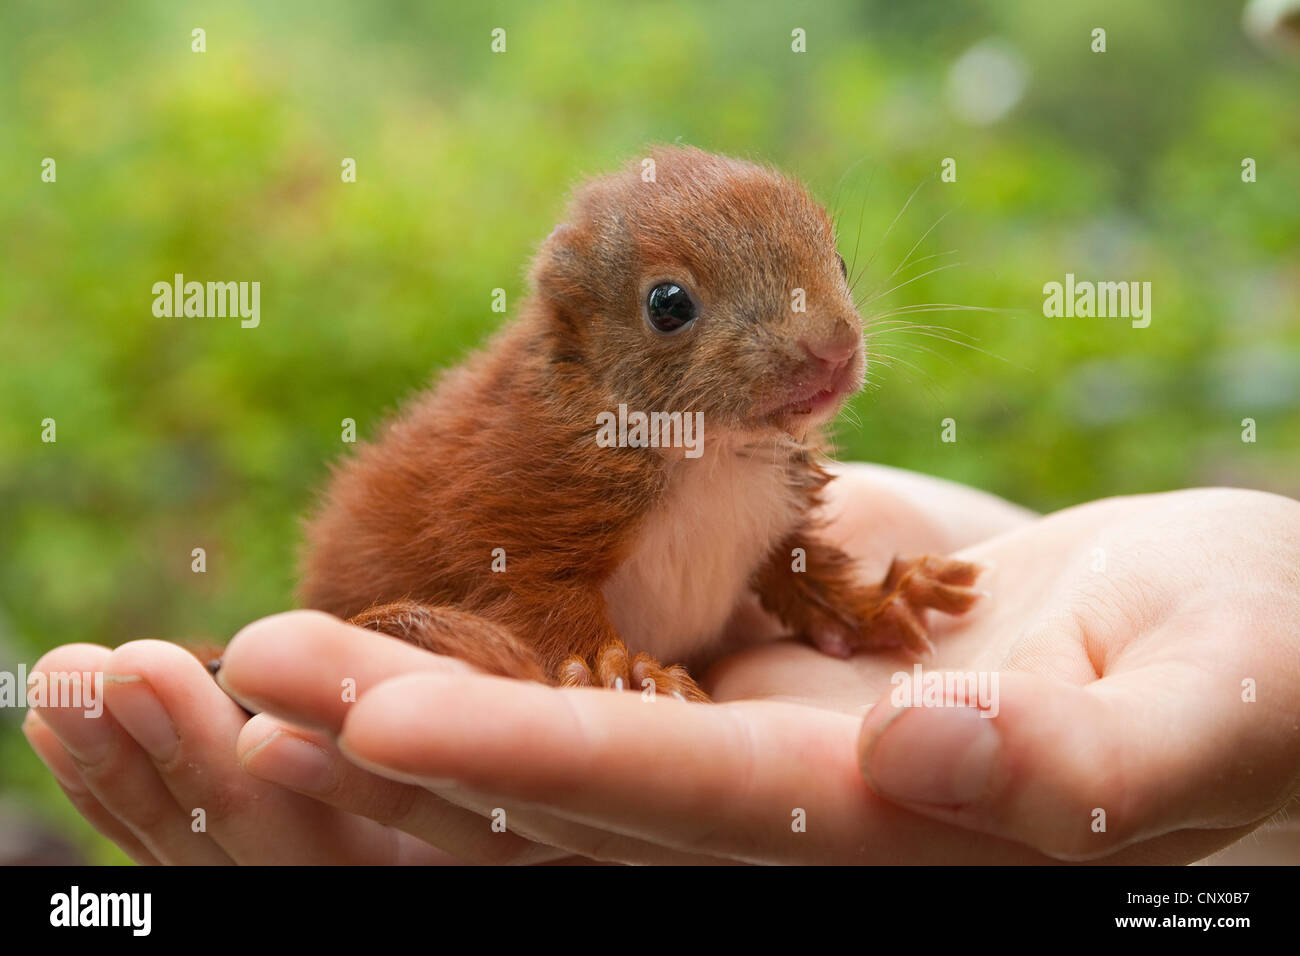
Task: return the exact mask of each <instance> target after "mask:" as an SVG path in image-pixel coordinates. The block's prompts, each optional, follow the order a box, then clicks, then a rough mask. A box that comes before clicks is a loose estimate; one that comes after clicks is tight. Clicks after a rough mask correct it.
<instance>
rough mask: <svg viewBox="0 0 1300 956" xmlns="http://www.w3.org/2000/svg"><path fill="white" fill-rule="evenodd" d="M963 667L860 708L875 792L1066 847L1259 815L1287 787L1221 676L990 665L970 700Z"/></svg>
mask: <svg viewBox="0 0 1300 956" xmlns="http://www.w3.org/2000/svg"><path fill="white" fill-rule="evenodd" d="M969 676H970V675H945V674H942V673H940V672H932V673H931V674H927V675H924V680H925V681H927V682H934V683H933V684H930V685H929V686H931V687H932V688H933V687H934V686H935V685H936V684H937V682H938V681H940V680H942V687H943V688H944V690H943V691H935V693H934V694H933V695H932V697H931V698H930V699H926V700H924V702H918V703H919V704H920V705H918V706H903V705H902V704H901V703H899V702H898V698H900V697H904V698H905V695H899V694H897V693H896V694H895V695H894V697H893V698H887V699H885V700H882V701H881V702H880V703H879V704H877V705H876V706H875V707H874V708H873V709H872V710H871V712H870V713H869V714H868V715H867V717H866V720H865V721H864V723H863V725H862V730H861V734H860V736H859V757H860V760H861V766H862V772H863V774H864V775H865V776H866V778H867V781H868V783H869V784H870V786H871V788H872V789H873V790H874V791H875V792H876V793H877V794H879V795H880V796H882V797H884V798H885V799H888V800H891V801H893V802H895V803H899V804H902V805H904V806H906V807H907V808H908V809H910V810H914V811H915V812H917V813H920V814H922V815H925V816H928V817H932V818H936V819H940V820H943V821H945V822H948V823H955V824H957V825H960V826H963V827H966V828H968V829H972V830H978V831H981V832H985V833H992V834H995V835H997V836H1002V837H1007V838H1010V839H1013V840H1018V841H1020V842H1023V843H1027V844H1029V845H1030V846H1032V847H1034V848H1036V849H1038V850H1040V851H1042V852H1044V853H1047V854H1049V855H1051V856H1054V857H1058V858H1060V859H1066V860H1084V859H1092V858H1096V857H1101V856H1107V855H1109V854H1111V853H1113V852H1114V851H1116V850H1118V849H1120V848H1121V847H1124V846H1127V845H1129V844H1132V843H1135V842H1138V841H1141V840H1146V839H1149V838H1151V837H1155V836H1158V835H1160V834H1163V833H1168V832H1170V831H1173V830H1178V829H1182V828H1186V827H1209V828H1218V827H1228V826H1233V825H1236V824H1239V823H1243V822H1255V821H1258V820H1262V819H1264V818H1265V817H1267V816H1268V815H1269V813H1270V812H1272V810H1275V809H1276V808H1277V806H1280V805H1281V804H1282V803H1284V802H1285V800H1286V798H1287V792H1288V790H1289V788H1288V787H1287V786H1286V784H1285V780H1286V779H1287V778H1288V777H1289V774H1287V773H1286V772H1285V769H1284V768H1282V767H1279V766H1278V764H1280V763H1286V761H1278V760H1267V759H1265V757H1266V756H1267V755H1268V754H1269V753H1270V751H1269V748H1268V747H1267V740H1266V739H1265V738H1266V735H1264V734H1259V733H1256V732H1255V731H1254V729H1252V727H1251V726H1250V725H1251V724H1252V723H1253V722H1254V720H1255V713H1256V712H1255V710H1254V708H1253V707H1252V706H1251V705H1247V704H1244V703H1242V702H1241V698H1240V694H1239V693H1238V692H1237V688H1236V685H1235V684H1232V683H1231V678H1228V679H1227V680H1226V685H1227V686H1226V687H1225V686H1219V685H1223V684H1225V680H1224V679H1223V678H1215V677H1212V676H1210V675H1206V674H1202V673H1199V672H1192V673H1189V672H1188V671H1187V670H1186V669H1181V668H1180V669H1178V670H1177V671H1176V672H1175V671H1173V670H1172V669H1171V670H1169V671H1167V672H1162V669H1161V668H1159V667H1152V668H1146V669H1142V670H1137V671H1130V672H1126V673H1123V674H1118V675H1114V676H1110V677H1105V678H1102V679H1100V680H1097V681H1094V682H1092V683H1090V684H1087V685H1085V686H1082V687H1081V686H1077V685H1073V684H1067V683H1063V682H1061V681H1059V680H1052V679H1049V678H1046V677H1042V676H1039V675H1036V674H1028V673H1024V672H1016V671H1009V672H1001V673H998V672H994V673H991V674H986V675H982V676H983V677H984V678H985V681H984V685H983V691H984V692H983V693H982V694H981V695H980V699H979V701H978V704H979V706H967V705H966V704H967V702H968V701H969V702H970V703H971V704H975V703H976V699H975V694H974V693H973V685H970V684H969ZM958 677H961V678H965V679H966V684H963V683H962V682H961V681H960V680H954V679H953V678H958ZM1206 684H1210V685H1214V686H1210V687H1206V686H1203V685H1206ZM963 689H964V690H965V691H966V694H965V695H963ZM990 691H991V693H989V692H990ZM1227 691H1231V693H1227ZM917 697H920V695H919V694H914V695H913V700H915V699H916V698H917ZM1216 699H1218V700H1221V701H1222V702H1223V707H1217V708H1216V707H1215V706H1214V701H1215V700H1216ZM1234 708H1235V709H1234ZM1268 778H1276V779H1268ZM1270 804H1275V805H1270Z"/></svg>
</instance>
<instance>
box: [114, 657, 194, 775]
mask: <svg viewBox="0 0 1300 956" xmlns="http://www.w3.org/2000/svg"><path fill="white" fill-rule="evenodd" d="M105 680H106V681H107V682H108V684H109V685H110V686H111V687H113V691H112V692H111V693H109V694H108V695H107V698H108V709H109V710H110V711H112V713H113V717H114V718H116V720H117V722H118V723H119V724H121V725H122V726H123V727H124V728H125V729H126V732H127V733H128V734H130V735H131V736H132V737H134V738H135V740H136V743H138V744H139V745H140V746H141V747H143V748H144V749H145V751H146V752H148V754H149V756H151V757H153V758H154V759H155V760H159V761H163V762H166V761H168V760H170V759H171V758H172V757H173V756H174V755H175V754H176V748H177V747H179V746H180V742H181V739H180V737H179V735H177V733H176V726H175V725H174V724H173V723H172V719H171V717H170V716H168V714H167V711H166V709H164V707H163V705H162V703H161V702H160V701H159V700H158V697H157V695H156V694H154V692H153V688H152V687H150V686H149V684H148V682H147V681H146V680H145V679H144V678H142V677H139V676H138V675H135V674H108V675H105Z"/></svg>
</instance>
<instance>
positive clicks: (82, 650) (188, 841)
mask: <svg viewBox="0 0 1300 956" xmlns="http://www.w3.org/2000/svg"><path fill="white" fill-rule="evenodd" d="M110 653H111V652H110V651H109V650H108V649H107V648H104V647H96V646H95V645H92V644H67V645H64V646H62V647H57V648H55V649H54V650H52V651H50V652H49V653H48V654H46V655H45V656H44V657H42V658H41V659H40V660H39V661H37V663H36V665H35V666H34V667H33V668H32V675H33V677H34V678H35V677H36V675H41V677H40V679H42V680H44V681H45V683H46V686H47V687H53V686H54V683H55V681H56V680H58V679H59V675H67V676H69V677H70V676H71V675H83V679H84V678H85V676H86V675H97V679H96V680H94V681H90V680H84V681H83V682H86V683H90V684H92V685H94V684H98V686H99V687H100V689H101V690H102V689H103V688H104V687H106V685H107V681H104V680H103V676H104V668H105V666H106V665H107V663H108V659H109V656H110ZM68 703H69V701H64V700H56V699H55V698H54V696H47V697H46V698H45V699H44V700H41V701H38V702H37V704H36V711H37V714H38V716H39V717H40V719H41V721H42V723H43V724H44V725H45V726H47V727H48V728H49V729H50V730H51V731H52V732H53V733H54V735H55V736H56V737H57V738H58V740H59V743H60V744H62V745H63V748H64V749H65V751H66V752H67V754H68V757H69V759H70V760H71V761H72V763H73V764H74V766H76V768H77V771H78V773H79V775H80V778H81V780H82V782H83V783H84V784H85V787H86V789H88V790H89V791H90V793H91V794H92V795H93V797H94V798H95V800H96V801H98V803H99V804H100V805H101V806H103V808H104V809H105V811H107V812H108V813H109V814H111V815H112V816H113V817H115V818H116V819H117V820H118V821H119V822H120V823H121V824H122V826H124V827H126V828H127V829H128V830H129V831H130V832H131V833H132V834H133V835H134V837H135V838H136V839H137V840H138V841H139V842H140V843H141V844H143V845H144V846H145V847H146V848H147V849H148V851H149V853H150V854H151V855H152V856H154V857H155V858H156V859H157V860H159V861H160V862H163V863H171V864H181V863H184V864H202V865H216V864H229V863H230V862H232V861H231V859H230V856H229V855H228V854H227V853H226V852H225V851H224V850H222V849H221V847H219V846H217V844H216V843H215V842H214V841H213V840H212V839H211V838H210V837H209V836H208V835H207V834H205V833H195V832H194V831H193V830H192V829H191V828H190V819H189V817H188V815H187V814H186V813H185V812H184V811H182V810H181V808H180V806H179V805H178V804H177V803H176V800H175V798H173V797H172V794H171V792H170V791H169V790H168V789H167V787H166V785H165V784H164V783H163V781H162V778H161V777H160V776H159V774H158V771H157V769H156V768H155V767H154V765H153V763H152V761H150V759H149V757H148V755H147V754H146V753H145V752H144V751H143V750H142V749H141V748H140V746H139V745H138V744H137V743H136V742H135V740H134V739H133V738H132V737H131V735H130V734H129V733H127V732H126V731H125V730H124V729H123V728H122V727H121V725H119V724H118V722H117V720H116V719H115V718H114V717H113V716H112V714H111V713H110V712H109V711H108V710H107V709H104V708H103V700H102V699H99V700H97V705H96V706H95V707H86V706H84V705H85V704H87V703H88V701H87V700H85V699H84V697H83V699H82V701H81V705H82V706H57V705H59V704H68Z"/></svg>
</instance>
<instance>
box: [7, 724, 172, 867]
mask: <svg viewBox="0 0 1300 956" xmlns="http://www.w3.org/2000/svg"><path fill="white" fill-rule="evenodd" d="M23 736H25V737H26V738H27V742H28V743H29V744H31V747H32V750H34V751H36V756H38V757H40V758H41V762H42V763H44V764H45V766H46V767H48V768H49V771H50V773H51V774H53V775H54V779H55V782H57V783H58V785H59V789H61V790H62V791H63V793H64V795H65V796H66V797H67V798H68V800H69V801H70V802H71V803H72V805H73V806H74V807H76V809H77V812H78V813H80V814H81V815H82V816H83V817H85V818H86V821H87V822H88V823H89V824H90V825H91V826H92V827H94V828H95V829H96V830H97V831H98V832H99V833H100V834H102V835H103V836H105V837H107V838H108V839H109V840H112V841H113V842H114V843H116V844H117V845H118V847H119V848H121V850H122V852H123V853H125V854H126V855H127V856H129V857H130V858H131V859H132V860H134V861H135V862H136V863H139V864H141V865H143V866H156V865H157V864H158V858H157V857H155V856H154V855H153V854H152V853H151V852H149V849H148V847H146V846H145V845H144V844H143V843H141V842H140V841H139V839H137V838H136V835H135V834H134V833H132V832H131V831H130V830H129V829H128V828H127V827H126V826H125V825H124V824H123V823H122V821H121V820H119V819H118V818H117V817H115V816H114V815H113V814H111V813H109V812H108V810H107V809H105V807H104V805H103V804H102V803H100V802H99V801H98V800H97V799H95V795H94V794H92V793H91V792H90V789H89V788H88V787H87V786H86V783H85V781H84V780H82V779H81V771H80V769H78V767H77V765H76V764H75V763H74V762H73V760H72V757H71V756H69V754H68V752H67V751H66V750H64V749H63V744H61V743H59V738H58V737H56V736H54V731H52V730H50V728H49V727H47V726H46V725H45V723H44V721H42V720H41V718H40V717H39V716H38V715H37V713H36V711H34V710H29V711H28V712H27V716H26V717H24V718H23Z"/></svg>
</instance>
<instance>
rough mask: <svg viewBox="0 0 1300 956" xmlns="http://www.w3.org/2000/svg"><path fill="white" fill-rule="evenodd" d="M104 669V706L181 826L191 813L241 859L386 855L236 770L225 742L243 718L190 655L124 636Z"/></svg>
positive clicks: (351, 829) (364, 835)
mask: <svg viewBox="0 0 1300 956" xmlns="http://www.w3.org/2000/svg"><path fill="white" fill-rule="evenodd" d="M105 669H106V671H107V675H108V676H107V680H106V693H105V701H106V703H107V705H108V709H109V710H110V711H111V712H112V714H113V716H114V718H116V720H117V721H118V722H119V723H121V724H122V726H123V727H124V728H125V729H126V730H127V731H128V732H130V734H131V735H132V736H133V737H134V738H135V740H136V741H137V742H138V743H139V744H140V746H141V747H142V748H143V749H144V750H145V751H146V752H147V754H148V757H149V759H150V760H151V761H152V763H153V766H154V767H155V768H156V770H157V773H158V774H159V775H160V777H161V779H162V781H163V783H164V784H165V786H166V788H167V790H168V791H169V792H170V793H171V794H172V795H173V796H174V798H175V802H176V803H177V804H178V805H179V806H180V807H181V808H183V810H184V817H185V822H186V828H187V829H189V828H190V824H191V822H192V821H194V822H195V825H197V824H198V821H201V823H202V825H203V826H204V827H206V832H207V833H209V834H210V835H211V836H212V837H213V839H214V840H215V841H216V842H217V843H218V844H220V846H221V847H222V848H224V849H225V850H226V852H228V853H229V855H230V856H231V857H233V858H234V859H235V860H237V861H241V862H250V863H267V864H276V863H294V864H329V863H379V862H387V859H386V858H385V857H384V855H383V851H384V850H385V849H388V848H390V847H389V846H388V845H387V844H384V845H381V846H377V845H376V844H375V843H374V842H373V840H372V837H373V832H374V831H373V827H368V826H367V827H363V826H360V825H359V824H360V823H361V822H363V821H349V820H347V819H346V818H345V817H344V816H343V815H340V814H338V813H337V812H336V811H334V810H332V809H331V808H329V807H327V806H324V805H323V804H321V803H319V802H317V801H314V800H310V799H308V798H306V797H303V796H301V795H299V794H296V793H291V792H289V791H287V790H285V789H283V788H281V787H276V786H273V785H271V784H268V783H265V782H263V781H260V780H257V779H255V778H253V777H250V776H249V775H248V774H246V773H245V772H244V771H243V768H242V767H240V765H239V761H238V760H237V759H236V757H235V743H236V741H237V739H238V737H239V733H240V730H241V729H242V727H243V725H244V723H245V721H246V719H247V717H246V715H245V714H244V712H243V711H242V710H240V708H239V707H238V706H237V705H236V704H235V703H234V702H233V701H231V700H230V699H229V698H228V697H227V696H226V695H225V694H224V693H223V692H222V691H221V689H220V688H219V687H217V686H216V684H214V683H213V681H212V679H211V677H210V676H209V674H208V672H207V670H206V669H205V668H204V667H203V665H202V664H200V663H199V662H198V660H197V659H196V658H195V657H193V656H192V655H191V654H189V653H188V652H186V651H185V650H183V649H181V648H180V647H178V646H176V645H175V644H168V643H165V642H163V641H133V642H131V643H129V644H124V645H122V646H121V647H119V648H118V649H117V650H115V651H113V653H112V655H111V656H110V657H109V659H108V660H107V661H106V662H105ZM200 811H201V812H200Z"/></svg>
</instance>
